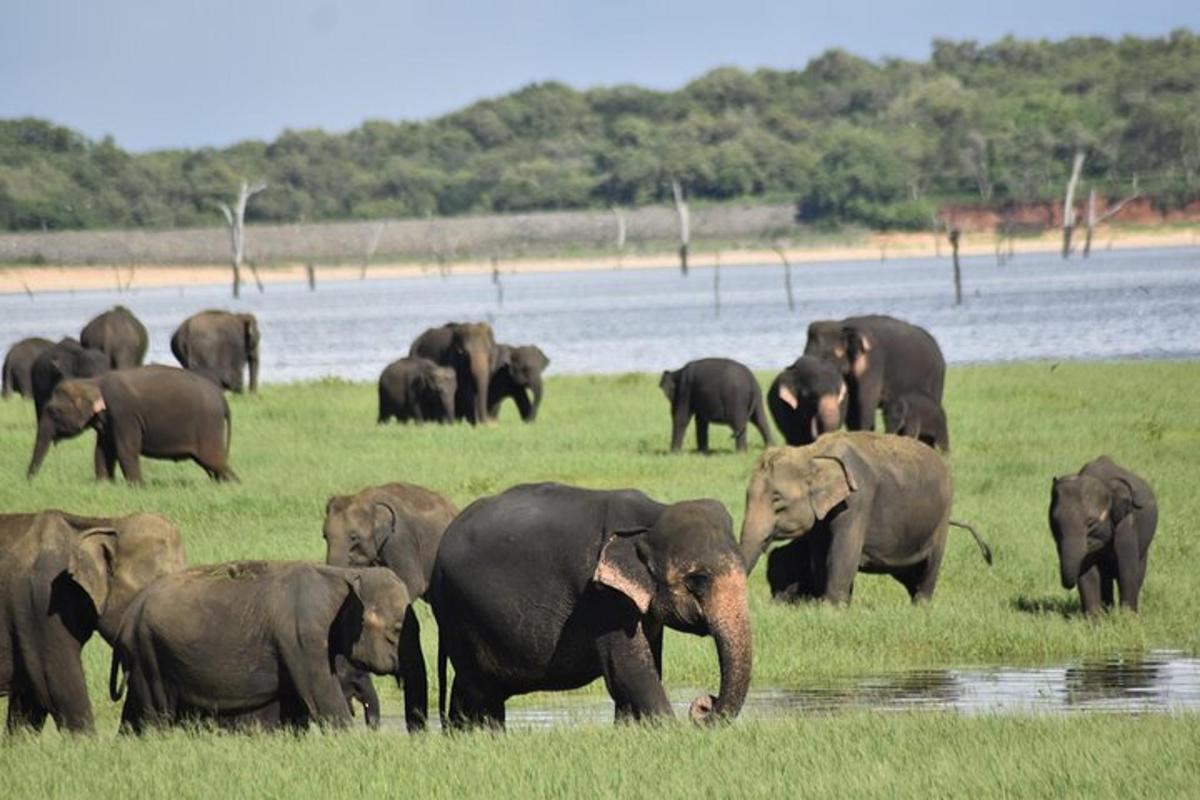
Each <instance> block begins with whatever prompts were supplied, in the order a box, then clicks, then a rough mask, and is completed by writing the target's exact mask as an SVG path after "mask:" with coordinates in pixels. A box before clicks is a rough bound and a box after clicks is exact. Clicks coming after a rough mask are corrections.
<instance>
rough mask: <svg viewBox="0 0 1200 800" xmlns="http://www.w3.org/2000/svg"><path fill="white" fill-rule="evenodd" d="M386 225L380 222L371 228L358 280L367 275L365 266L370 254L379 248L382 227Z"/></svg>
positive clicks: (368, 261)
mask: <svg viewBox="0 0 1200 800" xmlns="http://www.w3.org/2000/svg"><path fill="white" fill-rule="evenodd" d="M386 227H387V223H386V222H381V223H379V224H378V225H376V226H375V227H374V228H373V229H372V230H371V238H370V239H368V240H367V249H366V252H364V253H363V260H362V272H361V273H359V276H358V279H359V280H360V281H361V280H365V279H366V277H367V266H368V265H369V264H370V263H371V256H373V255H375V251H376V250H378V249H379V240H380V239H382V238H383V229H384V228H386Z"/></svg>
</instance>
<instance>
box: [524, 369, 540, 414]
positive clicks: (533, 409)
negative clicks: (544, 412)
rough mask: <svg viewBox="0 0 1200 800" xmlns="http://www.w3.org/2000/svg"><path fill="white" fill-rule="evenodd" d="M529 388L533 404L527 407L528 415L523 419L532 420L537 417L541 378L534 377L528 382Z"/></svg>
mask: <svg viewBox="0 0 1200 800" xmlns="http://www.w3.org/2000/svg"><path fill="white" fill-rule="evenodd" d="M529 389H530V391H532V392H533V405H532V406H530V407H529V416H528V417H526V418H525V421H526V422H533V421H534V420H535V419H537V414H538V409H539V408H541V405H542V379H541V378H536V379H534V380H533V381H532V382H531V383H530V384H529Z"/></svg>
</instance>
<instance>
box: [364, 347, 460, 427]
mask: <svg viewBox="0 0 1200 800" xmlns="http://www.w3.org/2000/svg"><path fill="white" fill-rule="evenodd" d="M457 389H458V378H457V377H456V376H455V374H454V370H452V369H451V368H450V367H439V366H438V365H437V364H435V363H434V362H432V361H430V360H429V359H428V358H416V357H413V356H409V357H407V358H401V359H397V360H396V361H393V362H392V363H391V364H388V365H387V366H386V367H384V369H383V372H381V373H380V375H379V420H378V421H379V422H380V423H383V422H387V421H388V420H389V419H392V418H393V417H394V418H395V419H396V420H397V421H399V422H408V421H409V420H413V421H415V422H425V421H427V420H428V421H430V422H454V393H455V391H456V390H457Z"/></svg>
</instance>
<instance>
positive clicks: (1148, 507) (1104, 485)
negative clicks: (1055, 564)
mask: <svg viewBox="0 0 1200 800" xmlns="http://www.w3.org/2000/svg"><path fill="white" fill-rule="evenodd" d="M1157 527H1158V502H1157V501H1156V500H1155V499H1154V492H1153V491H1152V490H1151V489H1150V485H1149V484H1148V483H1146V481H1145V480H1143V479H1142V478H1141V477H1140V476H1139V475H1137V474H1135V473H1134V472H1131V471H1130V470H1128V469H1125V468H1124V467H1122V466H1119V465H1117V464H1116V463H1114V462H1113V460H1112V459H1111V458H1109V457H1108V456H1100V457H1099V458H1097V459H1096V460H1095V461H1091V462H1089V463H1087V464H1084V465H1083V468H1082V469H1080V470H1079V472H1078V473H1076V474H1075V475H1068V476H1065V477H1062V478H1055V479H1054V483H1053V486H1052V489H1051V493H1050V530H1051V532H1052V533H1053V534H1054V544H1055V547H1056V549H1057V550H1058V561H1059V573H1060V575H1061V577H1062V585H1063V588H1064V589H1072V588H1074V587H1075V586H1076V585H1078V587H1079V599H1080V602H1081V603H1082V604H1083V611H1084V613H1085V614H1088V615H1094V614H1098V613H1100V611H1102V610H1105V609H1107V608H1110V607H1111V606H1112V604H1113V583H1114V582H1115V583H1116V584H1117V587H1118V588H1119V589H1120V590H1121V601H1120V602H1121V607H1122V608H1126V609H1128V610H1130V611H1137V610H1138V594H1139V593H1140V592H1141V590H1142V582H1143V581H1145V579H1146V559H1147V557H1148V556H1149V553H1150V542H1151V541H1153V539H1154V532H1155V529H1156V528H1157Z"/></svg>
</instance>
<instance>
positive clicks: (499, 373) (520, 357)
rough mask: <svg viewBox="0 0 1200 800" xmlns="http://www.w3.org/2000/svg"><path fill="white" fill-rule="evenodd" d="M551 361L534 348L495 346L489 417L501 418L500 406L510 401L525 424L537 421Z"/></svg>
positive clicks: (489, 391)
mask: <svg viewBox="0 0 1200 800" xmlns="http://www.w3.org/2000/svg"><path fill="white" fill-rule="evenodd" d="M548 366H550V359H549V357H547V355H546V354H545V353H543V352H542V351H541V348H538V347H534V346H533V345H522V346H519V347H513V346H512V345H507V344H498V345H496V366H495V368H494V370H493V371H492V380H491V382H490V384H489V385H488V415H489V416H491V417H492V418H495V417H497V416H499V414H500V403H501V401H503V400H504V399H505V398H511V399H512V401H513V402H514V403H516V404H517V411H518V412H519V413H520V415H521V419H522V420H523V421H525V422H533V421H534V420H536V419H537V415H538V409H539V408H541V407H542V394H543V389H542V373H543V372H545V371H546V367H548Z"/></svg>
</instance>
